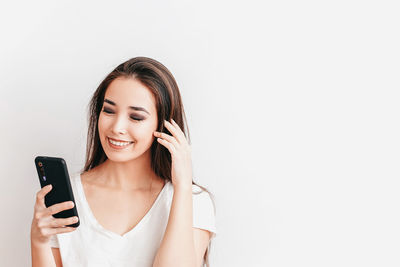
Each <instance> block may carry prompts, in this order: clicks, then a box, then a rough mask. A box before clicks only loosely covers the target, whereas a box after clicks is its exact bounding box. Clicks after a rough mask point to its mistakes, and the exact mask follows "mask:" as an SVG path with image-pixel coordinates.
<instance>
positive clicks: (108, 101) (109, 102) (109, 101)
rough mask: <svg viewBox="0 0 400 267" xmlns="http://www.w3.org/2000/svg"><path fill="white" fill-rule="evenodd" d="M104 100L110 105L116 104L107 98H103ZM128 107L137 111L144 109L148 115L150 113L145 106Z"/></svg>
mask: <svg viewBox="0 0 400 267" xmlns="http://www.w3.org/2000/svg"><path fill="white" fill-rule="evenodd" d="M104 102H106V103H108V104H110V105H113V106H116V104H115V103H114V102H113V101H111V100H109V99H104ZM129 108H130V109H133V110H137V111H144V112H146V113H147V114H149V115H150V113H149V112H148V111H147V110H146V109H145V108H142V107H135V106H129Z"/></svg>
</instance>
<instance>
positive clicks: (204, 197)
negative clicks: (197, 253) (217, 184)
mask: <svg viewBox="0 0 400 267" xmlns="http://www.w3.org/2000/svg"><path fill="white" fill-rule="evenodd" d="M199 192H201V193H199ZM193 227H195V228H200V229H205V230H208V231H210V232H211V239H212V238H214V237H215V236H216V234H217V227H216V218H215V209H214V203H213V201H212V199H211V196H210V194H209V193H208V192H206V191H202V190H201V188H200V187H197V186H196V189H194V190H193Z"/></svg>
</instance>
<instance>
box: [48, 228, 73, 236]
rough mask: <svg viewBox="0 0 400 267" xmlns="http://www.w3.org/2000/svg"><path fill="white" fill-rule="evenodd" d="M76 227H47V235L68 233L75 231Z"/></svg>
mask: <svg viewBox="0 0 400 267" xmlns="http://www.w3.org/2000/svg"><path fill="white" fill-rule="evenodd" d="M76 229H77V228H76V227H59V228H49V229H48V235H55V234H62V233H69V232H73V231H75V230H76Z"/></svg>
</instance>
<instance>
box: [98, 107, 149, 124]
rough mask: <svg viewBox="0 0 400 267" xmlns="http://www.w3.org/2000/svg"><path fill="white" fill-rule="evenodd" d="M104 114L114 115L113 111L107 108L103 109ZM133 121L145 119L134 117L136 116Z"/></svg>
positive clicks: (132, 117)
mask: <svg viewBox="0 0 400 267" xmlns="http://www.w3.org/2000/svg"><path fill="white" fill-rule="evenodd" d="M103 112H104V113H107V114H114V112H113V111H112V110H109V109H106V108H103ZM131 119H132V120H135V121H142V120H143V118H139V117H134V116H131Z"/></svg>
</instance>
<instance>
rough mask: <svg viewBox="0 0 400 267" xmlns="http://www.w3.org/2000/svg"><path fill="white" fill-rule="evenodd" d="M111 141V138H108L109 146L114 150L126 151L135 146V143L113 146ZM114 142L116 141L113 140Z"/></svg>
mask: <svg viewBox="0 0 400 267" xmlns="http://www.w3.org/2000/svg"><path fill="white" fill-rule="evenodd" d="M110 139H111V138H107V142H108V145H109V146H110V147H112V148H114V149H118V150H121V149H126V148H127V147H129V146H131V145H132V144H133V142H130V143H129V144H128V145H124V146H117V145H114V144H112V143H111V142H110ZM112 140H113V141H114V139H112Z"/></svg>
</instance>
